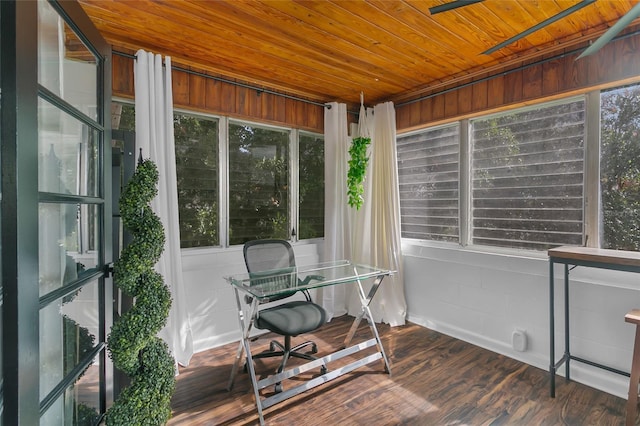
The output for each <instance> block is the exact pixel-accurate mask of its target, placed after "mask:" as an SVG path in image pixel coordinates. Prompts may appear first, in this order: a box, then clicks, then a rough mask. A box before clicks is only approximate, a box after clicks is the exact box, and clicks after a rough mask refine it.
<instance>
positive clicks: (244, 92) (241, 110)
mask: <svg viewBox="0 0 640 426" xmlns="http://www.w3.org/2000/svg"><path fill="white" fill-rule="evenodd" d="M235 92H236V107H235V111H233V112H234V114H238V115H243V116H247V117H251V114H249V105H248V100H247V96H248V95H249V93H248V89H247V88H245V87H236V91H235Z"/></svg>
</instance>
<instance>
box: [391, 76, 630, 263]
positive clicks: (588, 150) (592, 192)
mask: <svg viewBox="0 0 640 426" xmlns="http://www.w3.org/2000/svg"><path fill="white" fill-rule="evenodd" d="M619 86H620V87H622V86H624V84H621V85H619ZM612 87H618V86H612ZM603 90H605V89H604V88H598V89H595V90H591V91H589V92H587V93H584V94H580V95H572V96H566V97H563V98H561V99H553V100H549V99H546V100H540V101H539V102H535V103H530V104H528V105H526V106H520V107H515V108H511V109H509V110H508V111H507V112H508V113H519V112H524V111H527V110H532V109H537V108H544V107H547V106H553V105H557V104H561V103H568V102H573V101H576V100H583V101H584V102H585V136H584V138H585V139H584V162H583V179H584V182H583V188H584V189H583V241H584V242H585V245H586V246H587V247H594V248H597V247H600V237H601V235H600V233H601V230H600V228H601V223H602V212H601V209H600V202H601V200H600V182H599V179H600V96H601V92H602V91H603ZM504 114H505V111H504V110H502V111H497V112H491V113H487V114H482V115H475V116H473V117H465V118H460V119H458V120H452V121H449V122H447V123H445V124H436V125H434V126H428V127H424V128H421V129H418V130H415V129H413V130H411V131H407V132H402V133H400V132H399V133H398V137H401V136H407V135H410V134H415V133H418V132H425V131H429V130H431V129H435V128H438V127H441V126H443V125H451V123H452V122H457V123H458V124H459V125H460V151H459V152H460V160H459V164H460V170H459V176H460V184H459V191H460V195H459V218H460V224H459V230H460V231H459V232H460V235H459V239H460V240H459V243H455V242H449V241H436V240H422V239H415V238H405V237H402V240H403V241H405V242H407V243H410V244H414V245H421V246H427V247H434V248H449V249H455V248H458V249H470V250H474V251H481V252H487V253H495V254H507V255H520V256H527V257H535V258H546V250H531V249H519V248H512V247H500V246H488V245H479V244H472V242H471V241H472V235H471V226H472V212H471V209H472V185H471V178H472V175H471V166H472V164H471V161H472V153H471V149H472V144H471V140H470V126H471V120H472V119H475V120H477V119H490V118H491V117H494V116H499V115H504Z"/></svg>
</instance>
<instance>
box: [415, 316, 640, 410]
mask: <svg viewBox="0 0 640 426" xmlns="http://www.w3.org/2000/svg"><path fill="white" fill-rule="evenodd" d="M407 320H408V321H410V322H412V323H414V324H418V325H420V326H423V327H426V328H429V329H431V330H434V331H437V332H439V333H442V334H446V335H447V336H451V337H453V338H456V339H460V340H463V341H465V342H468V343H471V344H473V345H476V346H479V347H481V348H484V349H487V350H489V351H492V352H496V353H499V354H501V355H504V356H507V357H509V358H513V359H515V360H518V361H521V362H524V363H525V364H529V365H531V366H533V367H537V368H540V369H542V370H545V371H549V354H541V353H533V352H517V351H515V350H513V349H512V348H511V345H510V344H506V343H504V342H500V341H497V340H493V339H488V338H487V337H485V336H482V335H480V334H478V333H473V332H470V331H469V330H464V329H461V328H459V327H455V326H452V325H450V324H446V323H443V322H439V321H433V320H430V319H428V318H424V317H419V316H413V315H411V314H408V315H407ZM564 372H565V368H564V365H562V366H561V368H560V369H559V370H558V372H557V375H556V381H559V380H564ZM570 374H571V380H575V381H576V382H578V383H582V384H584V385H586V386H590V387H592V388H595V389H598V390H601V391H603V392H606V393H609V394H611V395H614V396H617V397H620V398H623V399H627V394H628V390H629V378H628V377H625V376H622V375H619V374H615V373H611V372H608V371H606V370H603V369H600V368H595V367H592V366H589V365H585V364H582V363H579V362H577V361H571V371H570Z"/></svg>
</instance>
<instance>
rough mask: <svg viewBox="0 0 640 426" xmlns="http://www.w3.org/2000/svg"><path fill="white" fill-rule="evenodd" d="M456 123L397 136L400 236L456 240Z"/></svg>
mask: <svg viewBox="0 0 640 426" xmlns="http://www.w3.org/2000/svg"><path fill="white" fill-rule="evenodd" d="M459 146H460V136H459V126H458V124H455V125H452V126H446V127H440V128H436V129H430V130H426V131H423V132H419V133H415V134H411V135H407V136H402V137H398V139H397V152H398V179H399V186H400V216H401V230H402V237H403V238H417V239H424V240H436V241H453V242H458V241H459V215H458V206H459V182H458V181H459V157H460V155H459V153H460V148H459Z"/></svg>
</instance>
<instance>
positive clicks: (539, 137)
mask: <svg viewBox="0 0 640 426" xmlns="http://www.w3.org/2000/svg"><path fill="white" fill-rule="evenodd" d="M584 109H585V102H584V100H577V101H574V102H568V103H562V104H558V105H552V106H546V107H541V108H537V109H532V110H526V111H522V112H516V113H509V114H504V115H500V116H495V117H492V118H483V119H479V120H474V121H472V122H471V132H470V135H471V140H472V143H473V149H472V242H473V244H483V245H491V246H501V247H514V248H526V249H535V250H544V249H547V248H550V247H553V246H558V245H562V244H573V245H581V244H582V235H583V167H584V134H585V131H584V129H585V122H584V117H585V111H584Z"/></svg>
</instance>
